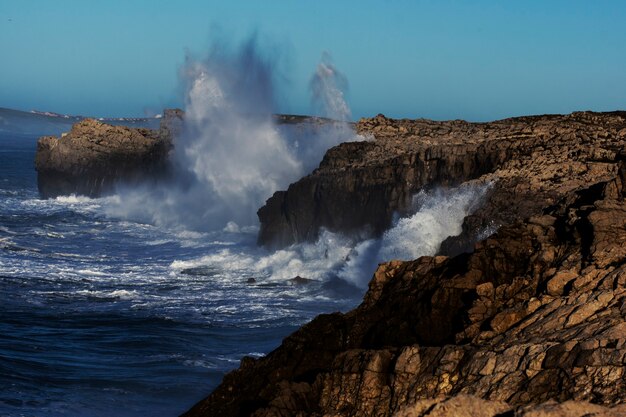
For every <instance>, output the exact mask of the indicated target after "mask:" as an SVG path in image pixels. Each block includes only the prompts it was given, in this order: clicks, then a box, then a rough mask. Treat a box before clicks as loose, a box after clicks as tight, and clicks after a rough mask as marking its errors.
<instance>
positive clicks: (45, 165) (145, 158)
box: [35, 110, 182, 198]
mask: <svg viewBox="0 0 626 417" xmlns="http://www.w3.org/2000/svg"><path fill="white" fill-rule="evenodd" d="M181 117H182V112H180V111H176V110H167V111H166V112H165V114H164V117H163V119H162V120H161V128H160V129H159V130H158V131H155V130H150V129H136V128H129V127H124V126H111V125H107V124H104V123H100V122H98V121H97V120H93V119H85V120H82V121H80V122H78V123H76V124H75V125H74V126H73V127H72V129H71V131H70V132H69V133H67V134H65V135H63V136H62V137H60V138H57V137H54V136H46V137H42V138H41V139H39V142H38V143H37V154H36V156H35V168H36V169H37V182H38V186H39V192H40V194H41V196H42V197H44V198H51V197H56V196H58V195H68V194H81V195H86V196H89V197H98V196H100V195H102V194H105V193H107V192H110V191H112V189H113V187H114V185H115V184H116V183H117V182H119V181H125V182H136V181H142V180H146V179H154V178H158V177H161V176H163V175H164V174H165V172H166V171H167V169H168V154H169V151H170V149H171V147H172V137H173V136H172V134H173V133H174V132H176V131H178V130H180V123H181Z"/></svg>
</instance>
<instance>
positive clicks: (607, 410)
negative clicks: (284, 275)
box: [187, 113, 626, 417]
mask: <svg viewBox="0 0 626 417" xmlns="http://www.w3.org/2000/svg"><path fill="white" fill-rule="evenodd" d="M624 116H625V114H624V113H611V114H596V113H576V114H573V115H569V116H541V117H532V118H520V119H513V120H508V121H502V122H496V123H495V125H496V126H495V127H493V129H495V130H497V131H498V132H500V133H501V132H502V131H503V130H507V129H510V130H511V135H509V136H508V137H504V136H501V135H500V134H498V135H495V136H491V135H490V134H485V132H488V131H491V129H492V128H491V127H490V125H491V124H485V125H479V127H477V128H476V129H477V131H478V132H481V133H480V134H479V133H476V131H474V130H473V129H472V128H471V126H472V125H470V124H466V123H464V122H449V124H446V123H435V122H426V121H415V122H409V121H391V120H389V119H383V118H381V117H377V118H375V119H374V121H362V122H360V124H361V126H369V125H368V123H377V124H376V125H374V127H372V128H370V129H371V131H373V132H374V133H375V134H377V135H379V136H380V137H379V136H377V137H376V140H375V141H374V142H369V143H365V144H348V145H340V146H339V147H337V148H335V149H333V150H331V151H330V152H329V153H328V154H327V156H326V158H325V160H324V161H325V162H324V163H323V164H322V165H321V167H320V169H319V170H318V171H316V172H315V173H314V174H313V175H311V176H310V177H307V178H305V179H303V180H301V181H300V182H299V183H296V184H295V188H292V187H294V186H292V187H290V189H289V190H288V191H287V193H291V192H293V191H294V190H300V188H298V187H303V188H306V187H312V188H311V189H309V191H311V190H315V192H314V193H313V195H311V194H310V193H303V194H294V195H299V196H300V198H303V199H304V200H305V203H306V202H309V203H312V202H314V201H317V202H318V203H319V204H322V202H323V201H326V200H325V199H326V198H328V197H329V196H332V195H335V193H337V192H338V190H342V189H343V190H352V191H351V193H352V194H350V193H348V194H349V195H352V197H346V198H345V199H344V200H339V203H338V208H337V210H338V211H339V212H340V214H338V215H337V216H339V217H337V216H334V215H332V213H328V215H329V216H331V217H332V216H334V217H332V218H334V219H339V218H341V213H344V214H345V212H342V210H343V208H342V207H343V206H342V204H348V203H347V202H348V201H351V199H352V198H357V199H358V198H364V200H363V202H366V201H368V199H367V198H366V197H365V196H368V195H369V198H374V197H376V198H381V199H382V201H380V202H377V203H376V204H374V203H373V202H372V205H371V206H369V207H370V208H372V210H374V209H373V207H377V208H376V210H380V212H385V210H387V209H388V208H389V207H396V205H399V204H400V203H399V202H400V200H402V199H404V198H405V197H404V196H401V195H400V194H401V192H400V191H397V192H396V193H395V194H394V193H393V192H389V193H385V192H384V186H383V185H382V184H386V183H387V182H388V181H391V179H392V178H396V179H397V178H401V179H402V178H406V176H405V175H407V174H406V173H407V172H414V174H411V175H414V176H413V178H418V177H420V175H427V176H428V175H433V176H434V177H429V178H431V180H434V178H439V180H440V181H444V182H445V181H452V179H453V178H454V181H457V178H456V175H457V174H458V181H462V180H463V179H464V178H463V175H464V174H468V177H469V178H471V177H472V176H474V177H479V178H477V179H475V180H474V181H492V182H494V187H493V190H492V192H491V194H490V196H489V197H488V199H487V201H486V203H485V205H484V206H483V207H482V208H481V209H480V210H479V211H478V212H476V213H475V214H474V215H473V216H470V217H469V218H468V219H466V222H465V224H464V233H463V235H462V236H461V237H458V238H455V239H450V240H449V241H448V242H447V247H446V248H444V249H446V250H447V251H448V252H450V253H451V252H455V253H456V255H454V256H435V257H422V258H419V259H416V260H413V261H407V262H402V261H390V262H388V263H384V264H381V265H380V266H379V268H378V270H377V271H376V273H375V275H374V277H373V279H372V280H371V282H370V284H369V289H368V291H367V293H366V295H365V297H364V300H363V303H362V304H361V305H360V306H359V307H357V308H356V309H355V310H353V311H350V312H348V313H346V314H341V313H334V314H326V315H321V316H318V317H317V318H316V319H314V320H313V321H312V322H310V323H309V324H307V325H305V326H303V327H302V328H301V329H300V330H298V331H297V332H295V333H294V334H292V335H291V336H289V337H287V338H286V339H285V340H284V341H283V343H282V345H281V346H280V347H278V348H277V349H276V350H275V351H273V352H271V353H270V354H268V355H267V356H266V357H263V358H259V359H252V358H244V359H243V360H242V362H241V366H240V368H239V369H238V370H235V371H233V372H231V373H230V374H228V375H226V376H225V378H224V380H223V382H222V384H221V385H220V386H219V387H218V388H217V389H216V390H215V391H214V392H213V393H212V394H211V395H210V396H209V397H207V398H206V399H205V400H203V401H201V402H200V403H198V404H197V405H196V406H195V407H194V408H193V409H192V410H190V411H189V412H188V413H187V415H189V416H203V415H222V416H241V415H254V416H257V417H258V416H427V415H428V416H456V415H459V414H457V413H456V411H454V410H457V411H458V410H459V409H460V408H464V409H467V410H471V409H480V410H482V411H481V412H483V411H484V413H483V414H476V415H490V416H491V415H494V416H495V415H500V416H514V415H518V416H531V415H536V416H539V415H598V416H600V415H603V416H604V415H605V416H611V415H623V413H624V406H623V405H620V404H623V403H624V402H626V374H625V373H626V199H625V198H626V189H625V184H626V152H624V149H626V120H625V117H624ZM456 125H459V126H460V125H463V126H464V128H463V129H464V131H466V132H474V134H475V136H471V137H470V139H471V138H474V140H472V141H470V142H474V143H470V146H469V147H468V148H466V150H468V149H469V150H471V151H472V152H473V151H476V152H479V153H478V155H481V156H476V158H477V159H478V160H479V161H483V159H482V158H483V156H482V155H485V153H480V152H486V151H487V150H490V151H489V152H487V153H488V154H489V155H492V156H491V157H489V158H486V159H484V161H487V162H486V164H487V165H486V166H488V167H489V169H485V168H484V167H478V166H479V165H480V163H479V162H478V161H477V160H476V159H475V158H474V157H472V155H471V152H470V151H469V150H468V151H467V154H466V153H465V152H463V151H460V150H459V149H461V148H460V147H457V146H458V145H454V144H449V145H448V144H446V145H443V144H442V143H449V142H451V141H452V140H451V139H449V137H448V136H445V134H444V133H442V134H444V137H445V138H446V139H445V140H444V139H441V140H437V139H436V137H435V136H432V137H433V138H434V139H432V140H430V143H431V145H432V146H433V147H434V149H439V151H435V152H441V153H438V154H437V155H439V157H438V158H436V159H435V160H433V159H427V160H421V159H419V158H422V157H426V155H430V156H432V155H434V154H433V153H430V151H428V149H429V148H428V147H427V146H426V145H424V144H422V143H421V142H423V141H415V140H413V139H412V136H411V135H412V133H411V132H415V129H420V128H421V127H423V126H438V127H437V129H439V128H441V127H442V126H444V127H445V126H456ZM501 125H506V126H508V127H506V128H505V127H504V126H501ZM376 126H382V128H380V129H378V128H377V127H376ZM387 126H392V127H393V129H394V130H393V132H396V133H393V132H392V129H390V128H388V127H387ZM401 127H404V128H405V129H406V132H404V131H402V130H400V128H401ZM361 129H363V128H362V127H361ZM412 129H413V130H412ZM387 130H389V132H391V133H386V132H387ZM446 132H447V131H446ZM514 132H517V133H515V134H513V133H514ZM394 135H395V136H394ZM455 135H456V134H455ZM455 135H452V136H454V137H456V138H457V139H458V140H459V141H460V140H462V137H461V136H459V135H456V136H455ZM481 136H482V137H492V140H493V143H490V141H489V140H488V139H485V140H481V139H480V137H481ZM477 138H478V139H477ZM379 140H381V144H377V143H376V142H377V141H379ZM464 140H466V141H469V139H464ZM404 141H409V142H410V143H409V144H403V142H404ZM517 142H519V143H517ZM394 146H395V147H397V148H403V149H407V148H410V147H413V146H414V147H416V149H418V154H417V155H419V157H416V158H418V159H416V160H415V161H414V162H413V163H411V164H410V165H406V166H405V165H403V164H399V163H397V161H400V160H405V161H410V158H411V156H410V155H412V154H403V153H402V152H399V153H398V154H397V155H396V157H395V158H392V159H390V161H395V162H393V164H392V166H391V167H389V170H388V171H385V169H384V166H383V167H381V164H382V163H383V162H382V161H384V160H387V161H389V159H385V158H386V156H385V155H386V153H385V152H383V150H385V149H392V148H393V147H394ZM348 149H353V150H355V153H349V152H347V150H348ZM444 149H448V150H450V149H457V152H456V153H454V152H453V153H452V154H451V156H450V155H447V154H446V153H445V152H444ZM479 149H482V151H479ZM496 150H497V151H496ZM492 151H493V153H492ZM420 152H421V153H420ZM337 155H343V156H342V157H341V158H338V156H337ZM398 155H399V156H398ZM413 155H414V154H413ZM404 158H408V159H404ZM429 158H430V157H429ZM340 161H343V162H342V163H345V165H343V166H342V165H341V163H340ZM372 161H373V162H372ZM427 161H430V162H427ZM442 161H443V162H442ZM451 161H456V162H454V163H452V162H451ZM461 161H469V162H467V164H465V163H462V162H461ZM471 161H474V162H471ZM431 164H434V165H435V166H440V167H448V166H452V167H456V168H453V169H452V171H449V172H451V173H452V174H454V175H448V173H446V171H445V170H444V169H443V168H441V169H434V168H423V169H422V168H415V167H426V166H430V165H431ZM439 164H442V165H439ZM450 164H451V165H450ZM366 167H370V168H371V167H378V168H376V169H373V168H372V169H370V170H368V169H366ZM412 169H413V171H411V170H412ZM481 170H483V171H484V172H483V174H482V175H480V174H481V172H482V171H481ZM331 172H334V173H335V175H336V177H337V182H338V185H333V183H332V181H330V178H329V177H327V175H330V173H331ZM377 172H379V173H380V175H378V176H376V175H377V174H376V173H377ZM415 172H422V174H419V175H418V174H415ZM428 173H431V174H428ZM363 178H367V179H368V180H369V179H373V180H375V179H380V181H381V184H378V185H377V184H376V183H373V184H371V185H372V187H371V191H373V192H372V194H367V192H366V190H367V187H366V186H365V182H364V181H365V180H364V179H363ZM420 178H421V177H420ZM298 184H300V185H298ZM316 184H317V185H316ZM320 184H323V185H324V186H323V187H322V186H321V185H320ZM424 184H427V183H426V182H425V183H424ZM394 186H395V187H396V189H397V190H405V188H404V187H405V184H404V183H402V182H400V183H399V184H395V185H391V187H392V188H393V187H394ZM350 187H352V188H350ZM406 187H408V188H406V189H412V188H410V187H413V185H411V186H410V187H409V186H406ZM404 192H405V191H402V193H404ZM380 193H383V194H380ZM393 196H395V197H393ZM392 197H393V198H392ZM276 198H277V197H276V196H274V199H276ZM279 198H283V203H284V202H285V201H286V200H284V198H287V197H286V195H283V197H279ZM289 198H291V197H289ZM294 198H295V197H294ZM385 198H388V199H391V200H393V201H391V202H389V201H388V200H386V199H385ZM316 199H317V200H316ZM275 201H276V200H274V202H275ZM394 201H395V202H394ZM305 203H298V204H301V206H299V207H301V209H302V210H304V207H305V206H306V204H305ZM271 204H272V200H270V202H268V205H271ZM324 204H326V205H327V206H329V205H330V204H332V203H331V202H330V201H328V202H326V203H324ZM289 207H293V206H289ZM361 207H362V208H363V207H367V206H366V205H362V206H361ZM265 209H266V210H267V209H268V208H267V206H266V208H265ZM285 209H286V207H282V209H281V210H283V211H282V212H281V213H286V212H289V213H290V211H289V210H286V211H285ZM315 213H316V212H315V211H314V210H313V211H310V212H309V214H310V215H311V216H312V217H310V218H311V219H319V218H318V217H315V216H314V215H313V214H315ZM297 218H299V219H302V217H297ZM329 218H330V217H329ZM289 219H290V220H294V217H290V218H289ZM491 221H496V222H497V223H498V226H499V228H498V230H497V232H496V233H495V234H493V235H491V236H490V237H488V238H486V239H484V240H481V241H480V242H478V243H476V244H475V245H474V244H473V239H474V238H475V233H476V232H477V231H478V230H481V229H482V228H483V227H484V225H485V224H486V223H487V222H491ZM275 224H280V222H278V223H275ZM284 224H287V225H289V223H284ZM338 224H339V223H338ZM320 225H321V224H320ZM289 227H290V226H289ZM372 227H374V226H372ZM380 227H381V228H382V227H383V225H382V224H381V225H380ZM289 230H291V229H289ZM294 230H295V232H298V231H299V230H300V229H298V228H296V229H294ZM292 231H293V230H292ZM295 232H294V233H295ZM288 235H289V236H292V237H294V238H295V236H296V235H294V234H293V233H291V232H289V234H288ZM306 237H308V236H307V235H302V238H306ZM469 246H471V248H470V249H471V250H469V251H468V247H469ZM446 398H447V399H446ZM555 401H556V403H555ZM589 403H593V404H589ZM459 404H461V405H460V406H459ZM463 404H465V405H463ZM472 407H473V408H472ZM489 410H491V411H489ZM472 415H474V414H472Z"/></svg>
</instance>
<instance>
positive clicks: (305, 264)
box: [170, 184, 490, 288]
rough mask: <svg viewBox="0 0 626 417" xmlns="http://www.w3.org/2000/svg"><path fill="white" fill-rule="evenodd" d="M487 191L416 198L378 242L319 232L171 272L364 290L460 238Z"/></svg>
mask: <svg viewBox="0 0 626 417" xmlns="http://www.w3.org/2000/svg"><path fill="white" fill-rule="evenodd" d="M489 187H490V184H479V185H464V186H461V187H459V188H456V189H449V190H436V191H432V192H428V193H426V192H423V193H420V194H418V195H417V196H416V197H415V199H414V210H415V212H414V213H413V214H412V215H411V216H408V217H405V218H401V219H398V220H397V221H396V222H395V224H394V226H393V227H392V228H390V229H389V230H388V231H387V232H385V233H384V234H383V236H382V237H381V238H379V239H368V240H363V241H355V240H354V239H351V238H348V237H346V236H343V235H341V234H337V233H331V232H328V231H322V232H321V234H320V237H319V239H318V240H317V242H315V243H301V244H296V245H292V246H290V247H288V248H285V249H281V250H277V251H275V252H271V253H268V252H266V251H263V250H260V249H254V248H250V249H248V250H242V249H241V248H238V247H233V248H227V249H222V250H219V251H217V252H214V253H212V254H210V255H207V256H204V257H202V258H199V259H195V260H185V261H175V262H173V263H172V264H171V265H170V267H171V268H172V269H173V270H175V271H180V270H182V269H186V268H198V267H214V268H215V269H216V270H217V269H219V270H226V271H231V272H236V271H242V272H246V273H248V274H250V273H251V274H253V275H254V276H255V277H259V278H262V279H264V280H268V281H279V282H285V281H286V280H289V279H291V278H294V277H296V276H301V277H304V278H309V279H315V280H320V281H323V280H326V279H329V278H330V277H332V276H338V277H340V278H342V279H344V280H345V281H347V282H350V283H352V284H354V285H356V286H359V287H362V288H365V286H366V285H367V283H368V282H369V280H370V278H371V276H372V274H373V272H374V271H375V269H376V266H377V265H378V263H380V262H386V261H389V260H392V259H400V260H412V259H416V258H418V257H420V256H426V255H434V254H436V252H437V251H438V250H439V247H440V245H441V242H443V240H444V239H446V238H447V237H448V236H454V235H458V234H459V233H461V230H462V228H461V226H462V224H463V219H464V218H465V216H467V215H468V214H469V213H471V212H472V211H474V210H475V209H476V208H477V207H478V205H479V204H480V203H481V202H482V201H483V198H484V196H485V194H486V192H487V191H488V189H489Z"/></svg>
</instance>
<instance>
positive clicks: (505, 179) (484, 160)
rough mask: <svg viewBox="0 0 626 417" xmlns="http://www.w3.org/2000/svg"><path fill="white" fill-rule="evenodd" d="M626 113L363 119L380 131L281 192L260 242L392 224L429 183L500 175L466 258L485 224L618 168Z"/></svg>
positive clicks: (270, 206)
mask: <svg viewBox="0 0 626 417" xmlns="http://www.w3.org/2000/svg"><path fill="white" fill-rule="evenodd" d="M625 118H626V112H613V113H592V112H579V113H573V114H570V115H565V116H560V115H553V116H533V117H519V118H512V119H505V120H501V121H497V122H490V123H468V122H464V121H459V120H454V121H447V122H434V121H430V120H393V119H388V118H386V117H384V116H382V115H378V116H376V117H374V118H371V119H361V120H360V121H359V122H358V123H357V125H356V129H357V132H358V133H360V134H361V135H364V136H371V137H375V140H372V141H366V142H354V143H343V144H341V145H339V146H336V147H334V148H332V149H330V150H329V151H328V152H327V153H326V156H325V157H324V159H323V161H322V162H321V164H320V166H319V168H318V169H317V170H315V171H314V172H313V173H312V174H311V175H309V176H306V177H304V178H302V179H301V180H299V181H297V182H295V183H293V184H291V185H290V186H289V188H288V189H287V190H286V191H279V192H277V193H275V194H274V195H273V196H272V197H271V198H270V199H269V200H268V201H267V203H266V205H265V206H263V207H262V208H261V209H260V210H259V212H258V215H259V220H260V222H261V229H260V233H259V239H258V240H259V243H260V244H262V245H266V246H285V245H289V244H291V243H294V242H300V241H306V240H314V239H316V238H317V235H318V232H319V230H320V229H321V228H322V227H323V228H326V229H328V230H331V231H341V232H344V233H350V232H361V231H363V230H369V231H370V232H371V233H372V234H374V235H379V234H381V233H382V232H383V231H384V230H386V229H387V228H388V227H389V225H390V223H391V221H392V218H393V216H394V213H400V214H404V213H406V212H407V210H408V209H409V208H410V205H411V199H412V196H413V195H414V194H415V193H416V192H417V191H419V190H420V189H423V188H425V187H434V186H437V185H442V186H449V185H455V184H458V183H460V182H463V181H467V180H470V179H473V178H478V177H480V176H483V175H484V174H489V173H491V174H492V175H491V176H485V177H484V179H485V180H488V179H493V178H497V179H498V181H497V183H496V185H495V187H494V188H493V190H492V193H491V196H490V198H489V204H487V205H485V206H484V207H483V208H482V209H481V210H479V211H478V212H477V213H476V214H475V215H474V216H473V217H470V218H468V220H467V221H466V224H465V233H464V235H463V238H464V239H465V241H463V240H462V239H459V238H457V239H456V240H454V241H450V242H446V243H445V244H444V248H445V251H446V253H447V254H456V253H460V252H462V251H464V250H467V249H468V247H471V245H472V244H473V243H474V242H475V241H476V239H477V237H478V235H479V234H480V231H481V230H484V229H485V228H486V227H487V226H489V225H490V224H491V223H494V224H495V225H498V224H504V223H510V222H511V221H513V220H515V219H518V218H523V217H528V216H531V215H533V214H539V213H540V212H541V209H543V207H545V206H547V205H550V204H554V203H555V202H556V201H558V200H559V199H560V198H561V197H562V196H564V195H566V194H567V193H569V192H570V191H572V190H575V189H579V188H581V187H586V186H588V185H589V184H590V182H598V181H603V178H609V177H611V176H613V175H614V174H615V163H614V162H615V160H616V159H618V158H619V157H620V156H619V152H621V149H623V144H624V142H625V141H626V131H625V130H624V126H626V124H625V122H624V119H625Z"/></svg>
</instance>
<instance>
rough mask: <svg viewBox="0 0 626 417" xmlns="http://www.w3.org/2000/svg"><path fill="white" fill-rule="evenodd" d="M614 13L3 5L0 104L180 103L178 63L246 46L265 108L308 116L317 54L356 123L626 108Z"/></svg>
mask: <svg viewBox="0 0 626 417" xmlns="http://www.w3.org/2000/svg"><path fill="white" fill-rule="evenodd" d="M624 22H626V1H621V0H615V1H610V0H603V1H579V0H551V1H545V0H541V1H539V0H527V1H524V2H520V1H516V2H513V1H496V0H493V1H486V0H475V1H452V0H412V1H411V0H386V1H385V0H378V1H369V0H359V1H348V0H344V1H340V0H334V1H326V0H317V1H305V0H290V1H288V0H266V1H261V0H258V1H243V0H241V1H236V0H231V1H209V0H202V1H200V0H199V1H193V0H187V1H185V0H180V1H176V2H174V1H169V0H168V1H162V0H150V1H147V0H133V1H128V0H107V1H96V0H57V1H50V0H45V1H44V0H21V1H14V0H0V107H8V108H16V109H21V110H32V109H36V110H46V111H54V112H58V113H69V114H81V115H89V116H101V117H105V116H108V117H121V116H128V117H130V116H143V115H151V114H155V113H159V112H161V109H163V108H165V107H177V106H178V107H179V106H182V104H183V91H182V84H183V83H182V82H181V79H180V76H179V74H180V69H181V67H182V65H183V63H184V61H185V56H186V54H189V55H191V56H196V57H202V56H204V55H206V54H207V53H208V51H209V49H210V48H211V46H212V45H215V44H216V42H220V43H226V44H230V45H235V46H236V45H237V44H239V43H241V42H244V41H245V40H246V39H248V38H249V37H250V36H253V35H255V36H257V38H258V39H259V44H260V45H262V46H263V47H264V48H266V50H267V51H266V52H267V53H270V54H272V55H273V56H278V57H280V58H279V65H278V66H277V69H276V70H277V72H278V73H279V75H280V76H279V77H278V79H280V80H281V82H280V83H279V86H278V89H279V91H278V97H279V98H280V100H279V105H278V108H277V109H276V110H277V111H280V112H284V113H296V114H310V113H311V112H312V107H311V104H310V91H309V82H310V79H311V76H312V74H313V72H314V70H315V67H316V65H317V63H318V62H319V60H320V57H321V55H322V53H324V52H328V53H330V54H331V56H332V57H333V61H334V64H335V66H336V67H337V68H338V69H339V70H341V71H342V72H343V74H344V75H345V76H346V78H347V80H348V84H349V91H348V93H347V98H348V101H349V104H350V106H351V108H352V114H353V118H354V119H358V118H360V117H366V116H374V115H376V114H378V113H384V114H385V115H387V116H392V117H409V118H420V117H424V118H431V119H438V120H443V119H466V120H472V121H486V120H494V119H500V118H504V117H510V116H518V115H525V114H543V113H569V112H571V111H576V110H595V111H608V110H616V109H626V25H625V23H624Z"/></svg>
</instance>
